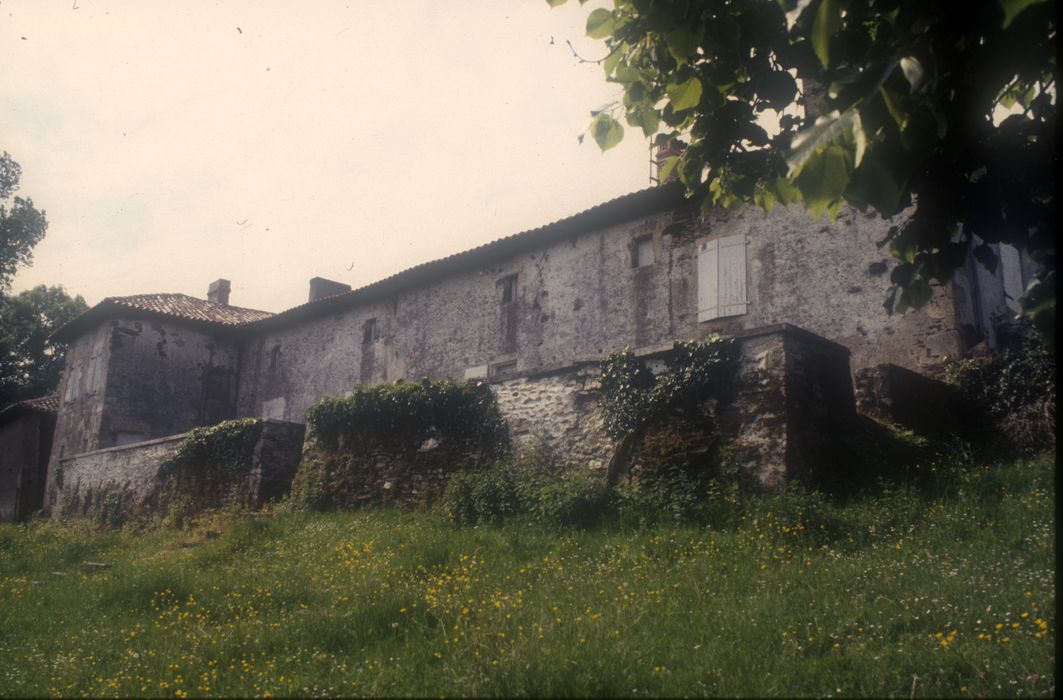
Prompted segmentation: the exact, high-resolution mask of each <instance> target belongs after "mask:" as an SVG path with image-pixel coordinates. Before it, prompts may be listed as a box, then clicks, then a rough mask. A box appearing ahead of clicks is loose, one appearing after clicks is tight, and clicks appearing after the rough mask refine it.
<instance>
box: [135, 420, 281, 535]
mask: <svg viewBox="0 0 1063 700" xmlns="http://www.w3.org/2000/svg"><path fill="white" fill-rule="evenodd" d="M261 434H262V421H261V419H258V418H238V419H234V420H227V421H222V422H221V423H218V424H217V425H212V426H207V427H202V428H194V429H193V430H191V431H190V432H189V433H188V434H187V435H186V436H185V438H184V439H183V440H182V441H181V443H180V444H179V445H178V447H177V451H176V452H175V453H174V454H173V455H172V456H171V457H170V458H169V459H167V460H166V461H165V462H164V463H163V464H162V466H161V469H160V470H159V480H160V483H161V486H160V488H159V489H158V490H157V492H156V493H155V494H154V496H153V497H152V498H149V499H147V506H148V510H150V511H151V512H150V513H145V514H142V517H141V519H143V518H145V517H159V516H162V517H163V518H165V519H166V521H167V522H168V523H169V524H172V525H177V526H183V525H185V524H188V523H190V522H191V521H192V520H193V519H194V518H195V517H197V516H198V515H199V514H201V513H203V512H205V511H208V510H214V509H218V508H223V509H224V508H233V507H239V506H242V505H245V501H246V500H247V492H246V491H247V486H248V482H247V479H248V475H249V473H250V470H251V466H252V462H253V461H254V451H255V445H256V444H257V443H258V439H259V436H261Z"/></svg>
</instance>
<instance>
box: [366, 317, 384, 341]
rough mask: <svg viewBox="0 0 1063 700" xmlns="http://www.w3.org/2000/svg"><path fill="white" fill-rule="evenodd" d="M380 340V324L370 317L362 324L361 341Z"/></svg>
mask: <svg viewBox="0 0 1063 700" xmlns="http://www.w3.org/2000/svg"><path fill="white" fill-rule="evenodd" d="M378 340H380V324H379V323H377V320H376V319H375V318H371V319H369V320H368V321H366V322H365V323H364V324H362V343H375V342H376V341H378Z"/></svg>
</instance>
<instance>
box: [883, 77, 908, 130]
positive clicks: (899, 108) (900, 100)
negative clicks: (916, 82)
mask: <svg viewBox="0 0 1063 700" xmlns="http://www.w3.org/2000/svg"><path fill="white" fill-rule="evenodd" d="M879 93H880V94H881V95H882V101H883V102H885V103H886V110H887V111H888V112H889V113H890V116H891V117H893V121H895V122H897V128H898V129H901V130H903V129H904V127H906V126H908V118H909V116H911V112H912V102H911V100H910V99H908V98H907V97H906V96H904V95H899V94H897V93H896V92H893V91H892V90H887V89H886V88H884V87H883V88H880V89H879Z"/></svg>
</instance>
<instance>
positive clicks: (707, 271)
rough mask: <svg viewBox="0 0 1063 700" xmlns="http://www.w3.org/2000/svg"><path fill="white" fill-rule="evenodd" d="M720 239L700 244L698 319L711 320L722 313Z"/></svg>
mask: <svg viewBox="0 0 1063 700" xmlns="http://www.w3.org/2000/svg"><path fill="white" fill-rule="evenodd" d="M719 266H720V241H719V239H716V240H712V241H706V242H704V243H702V244H701V245H700V246H698V321H711V320H712V319H714V318H718V317H719V315H720V294H719V278H720V277H719Z"/></svg>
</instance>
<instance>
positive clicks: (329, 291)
mask: <svg viewBox="0 0 1063 700" xmlns="http://www.w3.org/2000/svg"><path fill="white" fill-rule="evenodd" d="M349 291H351V285H349V284H344V283H343V282H333V281H332V280H327V279H325V278H324V277H314V278H313V279H311V280H310V301H316V300H317V299H321V298H322V297H330V296H332V295H334V294H343V293H344V292H349Z"/></svg>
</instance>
